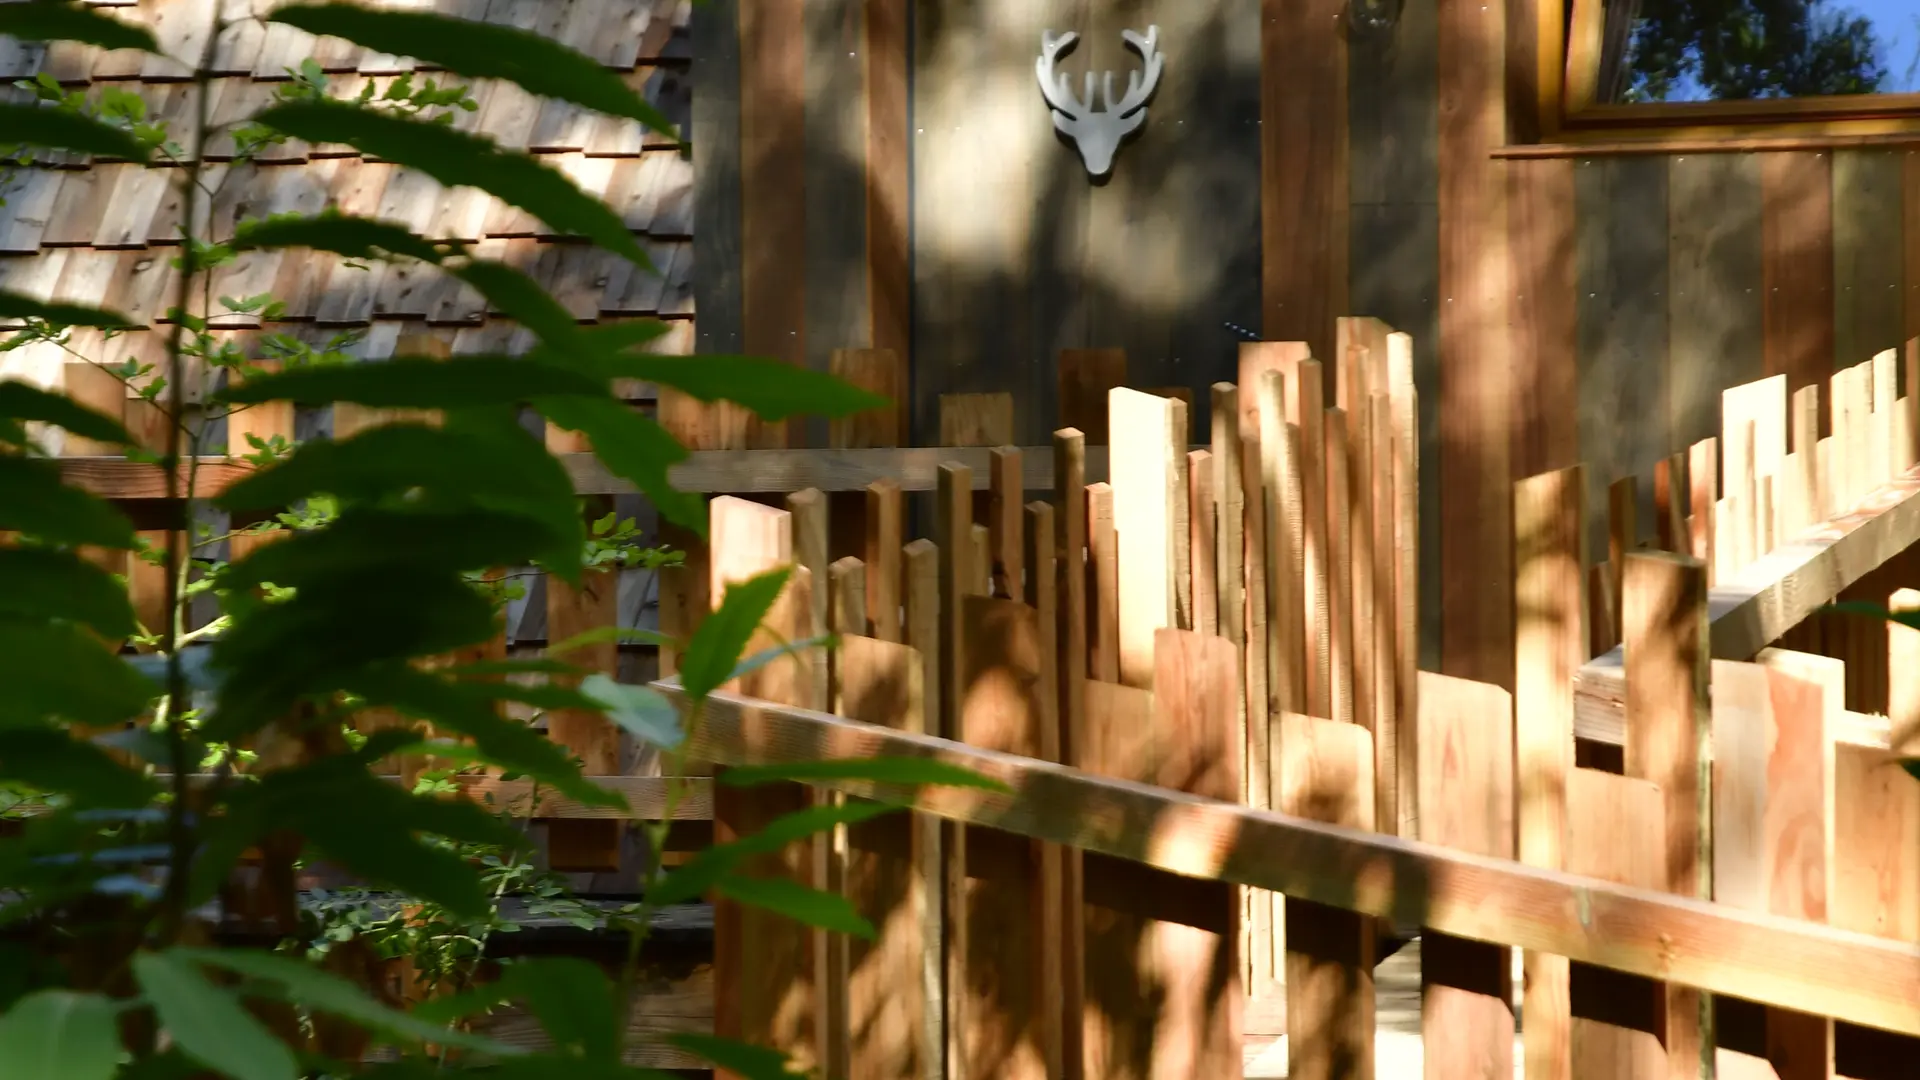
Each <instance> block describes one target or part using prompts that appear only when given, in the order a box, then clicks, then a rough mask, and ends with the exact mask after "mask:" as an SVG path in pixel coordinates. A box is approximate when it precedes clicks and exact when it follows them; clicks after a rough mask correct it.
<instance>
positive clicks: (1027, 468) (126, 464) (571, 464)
mask: <svg viewBox="0 0 1920 1080" xmlns="http://www.w3.org/2000/svg"><path fill="white" fill-rule="evenodd" d="M1204 448H1205V447H1204V446H1202V445H1195V446H1194V447H1193V449H1196V450H1198V449H1204ZM1020 451H1021V453H1020V460H1021V470H1022V477H1021V482H1022V484H1023V486H1024V489H1025V490H1027V491H1049V490H1052V488H1053V448H1052V447H1050V446H1027V447H1021V448H1020ZM992 453H993V451H992V449H991V448H988V447H984V446H903V447H885V448H880V449H871V450H695V451H693V452H691V453H689V454H688V455H687V459H686V460H685V461H682V462H680V463H679V464H677V465H675V466H673V467H672V468H671V469H669V470H668V472H667V475H668V479H670V480H671V481H672V482H673V484H674V486H675V487H676V488H678V489H680V490H681V491H692V492H700V493H706V494H742V495H746V494H765V493H780V492H793V491H804V490H806V489H807V488H818V489H819V490H821V491H864V490H865V489H866V487H867V485H868V484H871V483H873V482H874V481H876V480H882V479H886V480H892V481H894V482H895V483H897V484H899V485H900V488H901V490H902V491H932V490H933V488H934V483H935V479H936V477H937V476H938V474H939V469H940V466H942V465H964V466H966V467H967V468H969V469H971V470H972V471H973V486H974V488H975V489H977V490H980V491H985V490H987V487H988V484H989V482H990V480H991V472H990V470H989V468H988V465H989V462H990V460H991V456H992ZM555 456H556V457H558V458H559V459H560V463H561V464H562V465H563V466H564V467H565V468H566V470H567V473H568V475H570V476H572V477H573V487H574V490H575V491H577V492H579V493H580V494H582V495H624V494H629V493H631V492H632V491H633V490H634V487H633V485H632V484H630V483H628V482H627V481H626V480H624V479H622V478H620V477H618V476H615V475H614V474H613V473H612V472H610V471H608V469H607V467H606V466H605V465H603V464H601V462H600V459H599V458H597V457H595V456H593V455H592V454H557V455H555ZM60 468H61V473H62V475H63V476H64V477H65V479H66V481H67V482H68V483H70V484H74V485H76V486H78V487H80V488H82V489H83V490H86V491H89V492H92V493H93V494H95V495H98V496H100V497H102V498H106V499H163V498H166V495H167V489H166V473H165V472H164V471H163V470H162V469H161V468H160V467H159V466H158V465H152V464H148V463H146V462H140V461H128V460H127V459H125V458H119V457H68V458H61V459H60ZM252 471H253V466H251V465H248V464H247V463H245V462H242V461H234V460H231V459H228V458H225V457H203V458H201V459H200V460H199V468H198V474H197V476H196V478H195V480H196V482H195V489H196V490H195V494H196V495H198V496H199V497H200V498H212V497H213V496H215V495H217V494H219V493H220V492H221V491H222V490H224V489H225V488H226V487H227V485H229V484H232V483H235V482H237V481H238V480H240V479H241V478H242V477H244V476H247V475H248V474H249V473H251V472H252ZM180 476H181V487H182V488H184V487H185V484H186V470H185V469H182V470H181V472H180ZM1105 479H1107V448H1106V447H1104V446H1089V447H1087V457H1086V480H1087V483H1090V484H1091V483H1097V482H1099V481H1102V480H1105Z"/></svg>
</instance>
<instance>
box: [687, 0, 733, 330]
mask: <svg viewBox="0 0 1920 1080" xmlns="http://www.w3.org/2000/svg"><path fill="white" fill-rule="evenodd" d="M738 4H739V0H715V2H713V3H709V4H702V5H700V6H698V7H696V8H695V9H694V11H693V14H692V17H691V21H690V23H689V36H690V38H691V44H692V47H693V52H694V55H695V56H698V57H699V58H700V62H699V63H698V64H696V65H694V68H693V72H692V78H693V84H694V86H693V106H692V107H693V115H692V122H693V128H694V130H695V131H697V132H699V137H698V138H697V139H694V140H692V142H693V177H694V181H693V219H694V224H693V235H694V241H693V244H694V265H696V266H698V267H699V268H700V272H699V273H698V274H695V275H694V277H693V290H694V301H693V303H694V307H695V308H696V309H697V310H698V311H699V312H700V319H699V321H698V323H697V324H696V326H695V333H696V337H697V348H698V350H699V351H700V352H703V353H729V352H739V351H740V350H741V349H742V348H743V347H744V344H743V342H744V339H743V337H742V334H741V303H742V300H741V284H740V268H741V234H740V197H741V179H740V170H741V160H740V150H741V145H740V134H741V132H740V34H739V30H738V25H739V8H738Z"/></svg>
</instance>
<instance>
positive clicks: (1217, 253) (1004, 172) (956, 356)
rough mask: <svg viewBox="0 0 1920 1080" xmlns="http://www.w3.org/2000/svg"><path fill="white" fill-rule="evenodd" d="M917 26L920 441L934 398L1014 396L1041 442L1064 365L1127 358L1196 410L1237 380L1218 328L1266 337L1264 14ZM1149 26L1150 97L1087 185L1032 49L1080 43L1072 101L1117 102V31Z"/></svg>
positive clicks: (944, 18) (1024, 429)
mask: <svg viewBox="0 0 1920 1080" xmlns="http://www.w3.org/2000/svg"><path fill="white" fill-rule="evenodd" d="M912 9H913V19H912V27H911V31H912V42H913V45H912V66H911V80H912V131H913V143H912V177H913V183H912V194H911V199H912V220H913V228H912V268H913V269H912V273H913V305H912V309H913V333H912V340H913V433H914V436H915V439H916V441H920V442H926V441H928V440H929V439H930V438H931V437H932V436H933V435H935V434H937V431H938V427H937V425H938V408H939V395H940V394H943V393H956V392H972V391H999V390H1011V391H1012V392H1013V394H1014V402H1015V406H1014V407H1015V413H1016V416H1015V429H1016V432H1017V433H1018V437H1019V438H1020V439H1021V440H1022V441H1023V442H1025V444H1027V445H1040V444H1043V443H1045V442H1046V441H1047V439H1048V437H1049V434H1050V432H1051V431H1052V430H1053V429H1054V428H1055V427H1056V426H1058V404H1057V401H1056V397H1057V384H1056V380H1057V370H1056V367H1055V357H1056V355H1057V354H1058V351H1059V350H1060V349H1063V348H1075V347H1106V346H1121V347H1124V348H1126V349H1127V351H1128V353H1129V359H1130V363H1131V368H1130V372H1129V375H1130V381H1131V383H1132V384H1133V385H1135V386H1152V387H1161V386H1186V387H1189V388H1191V389H1192V390H1193V391H1194V397H1193V400H1195V401H1196V402H1201V401H1205V400H1206V392H1205V388H1206V387H1207V386H1208V385H1209V384H1210V383H1212V382H1214V381H1217V380H1222V379H1226V380H1232V379H1233V378H1235V376H1236V372H1237V367H1236V363H1237V361H1236V357H1237V344H1236V343H1237V341H1239V340H1241V338H1240V335H1238V334H1236V333H1235V332H1234V331H1233V330H1232V329H1231V328H1230V327H1229V326H1228V325H1227V324H1228V323H1230V322H1231V323H1236V324H1238V325H1240V326H1246V327H1254V328H1257V327H1258V326H1259V322H1260V269H1261V268H1260V254H1261V249H1260V246H1259V235H1260V232H1259V228H1258V224H1257V223H1258V222H1259V220H1260V201H1259V200H1260V195H1259V190H1260V187H1259V185H1260V141H1259V133H1260V129H1259V120H1260V99H1259V90H1260V50H1259V37H1260V25H1259V17H1260V4H1259V0H1092V2H1090V0H1028V2H1023V3H1019V4H1009V3H998V4H980V3H965V2H961V0H942V2H937V3H936V2H921V3H915V4H913V6H912ZM1149 25H1157V26H1158V27H1159V29H1160V36H1159V42H1160V49H1161V51H1162V52H1163V53H1164V54H1165V56H1166V64H1165V68H1164V69H1163V73H1162V75H1161V80H1160V85H1159V89H1158V90H1157V91H1156V93H1155V95H1154V97H1153V100H1152V103H1151V104H1150V106H1149V109H1148V119H1147V122H1146V124H1145V125H1144V126H1143V127H1142V128H1141V129H1140V131H1139V133H1138V134H1137V135H1136V136H1135V137H1134V138H1133V139H1131V140H1130V141H1129V142H1128V143H1126V144H1125V145H1124V146H1123V147H1122V148H1121V150H1120V153H1119V155H1118V157H1117V158H1116V161H1115V165H1114V168H1113V171H1112V172H1111V173H1110V174H1109V176H1108V177H1106V178H1105V179H1103V180H1101V181H1094V180H1092V179H1091V178H1089V177H1088V175H1087V173H1086V170H1085V168H1084V167H1083V166H1082V164H1081V162H1080V158H1079V155H1078V153H1077V152H1076V151H1075V149H1074V148H1073V146H1072V144H1071V143H1070V141H1069V140H1067V139H1066V138H1065V137H1063V136H1061V135H1059V134H1058V133H1056V132H1055V130H1054V127H1053V122H1052V120H1051V118H1050V116H1049V112H1048V109H1047V107H1046V105H1045V103H1044V101H1043V100H1042V98H1041V96H1040V89H1039V85H1038V82H1037V80H1036V79H1035V77H1034V61H1035V59H1036V58H1037V57H1038V55H1039V50H1040V40H1041V32H1042V31H1043V30H1052V31H1054V32H1055V33H1059V32H1063V31H1066V30H1075V31H1078V32H1079V33H1080V41H1079V43H1078V44H1077V45H1076V46H1075V47H1074V49H1073V51H1072V52H1070V53H1067V54H1066V55H1065V56H1063V57H1062V58H1061V60H1060V64H1059V70H1062V71H1065V72H1068V73H1070V74H1071V76H1072V78H1073V83H1074V86H1075V89H1076V91H1078V90H1080V89H1082V88H1083V86H1084V83H1083V79H1084V75H1083V73H1084V72H1086V71H1088V70H1092V71H1095V72H1100V71H1112V72H1113V73H1114V76H1115V77H1114V82H1115V84H1116V87H1115V89H1116V92H1118V91H1119V90H1120V89H1122V88H1124V87H1125V85H1126V80H1127V73H1128V72H1130V71H1133V70H1136V69H1137V68H1138V67H1139V66H1140V58H1139V56H1138V54H1136V53H1135V52H1134V51H1133V50H1132V49H1131V48H1129V47H1128V46H1127V45H1126V44H1125V43H1124V42H1123V40H1122V38H1121V31H1122V30H1125V29H1132V30H1135V31H1139V32H1144V31H1145V30H1146V29H1147V27H1148V26H1149ZM1329 327H1331V323H1329ZM1202 411H1203V410H1202ZM1194 419H1195V421H1196V428H1197V429H1198V430H1204V428H1198V424H1199V423H1202V422H1204V418H1202V417H1200V416H1197V415H1196V416H1195V418H1194Z"/></svg>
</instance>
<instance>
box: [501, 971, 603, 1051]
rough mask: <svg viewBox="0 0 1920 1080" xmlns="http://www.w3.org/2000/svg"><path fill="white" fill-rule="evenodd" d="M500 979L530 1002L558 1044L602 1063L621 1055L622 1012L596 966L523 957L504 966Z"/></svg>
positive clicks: (536, 1015) (518, 995)
mask: <svg viewBox="0 0 1920 1080" xmlns="http://www.w3.org/2000/svg"><path fill="white" fill-rule="evenodd" d="M500 982H501V983H502V984H503V986H502V989H503V990H505V991H506V992H507V993H508V994H510V995H511V996H513V997H517V998H522V999H524V1000H525V1001H526V1003H527V1008H528V1010H529V1011H531V1012H532V1013H533V1015H534V1016H535V1017H536V1018H537V1019H538V1020H539V1021H540V1026H541V1027H542V1028H544V1029H546V1032H547V1036H548V1037H549V1038H551V1039H552V1040H553V1044H554V1046H555V1047H556V1048H558V1049H560V1050H562V1051H566V1052H570V1053H575V1054H579V1055H581V1056H583V1057H586V1058H591V1059H597V1060H601V1061H611V1060H616V1059H618V1058H619V1056H620V1031H621V1024H620V1019H619V1011H618V1009H617V1007H616V1006H615V1004H614V997H613V985H612V983H611V982H610V981H609V980H608V978H607V974H606V972H604V971H602V970H601V969H600V967H599V966H598V965H596V964H594V963H591V962H589V961H586V960H582V959H579V958H578V957H558V956H555V957H543V958H541V959H538V960H522V961H519V962H517V963H514V964H512V965H510V966H508V967H507V968H506V969H505V970H503V971H502V972H501V974H500Z"/></svg>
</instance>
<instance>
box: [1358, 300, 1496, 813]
mask: <svg viewBox="0 0 1920 1080" xmlns="http://www.w3.org/2000/svg"><path fill="white" fill-rule="evenodd" d="M1387 385H1388V386H1389V387H1391V388H1392V391H1391V392H1392V397H1393V437H1392V445H1393V470H1392V471H1393V505H1394V511H1393V519H1394V524H1393V551H1394V564H1393V596H1394V640H1393V653H1394V663H1395V671H1394V691H1393V693H1394V700H1393V711H1394V715H1395V717H1396V718H1397V719H1396V721H1395V726H1394V733H1395V737H1396V739H1397V742H1396V744H1395V746H1394V747H1393V748H1392V753H1393V754H1394V755H1395V758H1396V760H1398V761H1414V760H1417V759H1418V756H1419V741H1418V740H1419V733H1418V731H1417V730H1416V728H1415V725H1414V723H1413V718H1414V717H1415V716H1416V715H1418V713H1419V695H1420V684H1419V679H1418V678H1417V672H1418V671H1419V664H1420V596H1421V586H1420V558H1421V557H1420V401H1419V398H1420V395H1419V391H1418V390H1416V389H1415V387H1414V384H1413V339H1412V338H1411V337H1409V336H1408V335H1406V334H1404V333H1398V332H1396V333H1393V334H1389V335H1387ZM1496 501H1497V503H1498V504H1499V506H1500V508H1501V510H1502V511H1503V514H1504V513H1506V512H1510V508H1511V503H1512V496H1511V493H1508V492H1501V493H1499V495H1498V497H1497V500H1496ZM1496 541H1497V542H1499V543H1501V544H1503V545H1504V544H1507V543H1509V540H1508V538H1506V537H1496ZM1500 550H1501V551H1502V552H1503V553H1506V552H1507V548H1505V547H1502V548H1501V549H1500ZM1502 578H1503V579H1504V574H1503V575H1502ZM1505 610H1506V613H1507V614H1506V616H1505V617H1506V618H1509V619H1510V618H1511V617H1512V608H1511V607H1509V608H1506V609H1505ZM1481 681H1483V682H1484V681H1487V680H1481ZM1389 771H1391V772H1392V773H1393V774H1394V775H1395V777H1396V778H1397V779H1398V781H1399V784H1398V790H1397V791H1395V793H1394V798H1395V800H1396V801H1397V802H1398V805H1399V812H1400V820H1399V823H1398V825H1397V827H1396V829H1395V831H1396V833H1397V834H1398V835H1402V836H1411V835H1414V833H1415V832H1416V831H1417V829H1416V826H1417V823H1418V821H1419V819H1420V801H1419V794H1418V792H1416V791H1415V790H1413V781H1414V775H1413V770H1412V769H1402V768H1397V767H1396V768H1393V769H1391V770H1389Z"/></svg>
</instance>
